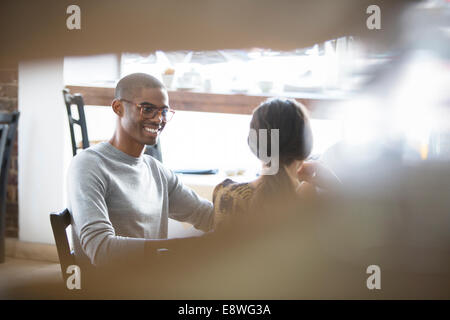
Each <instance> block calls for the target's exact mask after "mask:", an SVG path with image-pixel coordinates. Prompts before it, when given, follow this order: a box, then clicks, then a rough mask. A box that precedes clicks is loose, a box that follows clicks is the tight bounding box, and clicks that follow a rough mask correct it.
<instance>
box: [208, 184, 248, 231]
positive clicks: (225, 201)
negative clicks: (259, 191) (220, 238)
mask: <svg viewBox="0 0 450 320" xmlns="http://www.w3.org/2000/svg"><path fill="white" fill-rule="evenodd" d="M253 191H254V189H253V188H252V187H251V186H250V184H249V183H237V182H235V181H233V180H231V179H225V180H224V181H222V182H221V183H219V184H218V185H217V186H216V187H215V188H214V192H213V203H214V214H215V217H214V229H217V228H220V226H221V225H223V224H228V223H229V222H230V220H231V219H233V218H234V217H239V216H241V215H245V214H246V213H247V211H248V207H249V203H250V199H251V197H252V196H253Z"/></svg>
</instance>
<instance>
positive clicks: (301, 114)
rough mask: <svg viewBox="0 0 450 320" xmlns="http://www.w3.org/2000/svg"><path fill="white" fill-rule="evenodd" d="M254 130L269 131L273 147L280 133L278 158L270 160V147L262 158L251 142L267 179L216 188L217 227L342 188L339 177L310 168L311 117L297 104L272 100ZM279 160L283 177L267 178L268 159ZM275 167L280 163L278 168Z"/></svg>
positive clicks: (226, 183) (316, 166)
mask: <svg viewBox="0 0 450 320" xmlns="http://www.w3.org/2000/svg"><path fill="white" fill-rule="evenodd" d="M250 129H251V130H255V131H256V132H257V135H256V136H258V137H259V134H258V133H259V132H260V131H259V130H261V129H266V130H267V137H268V139H267V140H266V141H268V142H269V141H271V138H270V130H272V129H278V130H279V141H278V145H279V148H278V149H279V152H278V156H277V155H276V154H275V153H276V152H274V154H273V155H271V145H270V143H267V149H268V150H267V152H264V151H265V150H263V152H260V150H259V147H254V146H256V145H258V146H259V143H258V144H253V143H250V135H249V138H248V140H247V141H248V142H249V145H250V149H251V151H252V152H253V154H255V155H256V156H257V157H258V159H260V160H261V161H262V165H263V171H262V172H263V174H262V175H261V176H260V177H259V178H258V179H256V180H255V181H252V182H249V183H236V182H234V181H232V180H230V179H226V180H224V181H223V182H222V183H220V184H219V185H217V186H216V188H215V189H214V193H213V202H214V208H215V209H214V210H215V214H216V216H215V224H216V228H217V226H218V225H222V224H224V223H227V222H230V221H231V220H232V219H233V217H241V216H243V215H246V214H248V213H254V214H258V215H263V214H270V213H271V212H274V211H276V210H277V209H278V210H279V207H280V206H283V205H284V204H286V202H288V201H291V200H295V199H298V197H301V196H305V195H308V194H314V193H315V190H316V189H315V187H321V188H328V187H329V186H330V185H337V184H339V180H338V179H337V178H336V176H334V174H333V173H332V172H331V171H329V170H328V169H326V168H325V167H324V166H322V165H321V164H320V163H318V162H305V160H306V159H307V158H308V156H309V155H310V153H311V150H312V146H313V137H312V131H311V124H310V121H309V118H308V115H307V111H306V109H305V107H304V106H303V105H301V104H300V103H298V102H297V101H295V100H282V99H271V100H267V101H265V102H263V103H262V104H261V105H259V106H258V107H257V108H256V109H255V110H254V112H253V117H252V120H251V122H250ZM261 154H262V156H263V157H264V156H265V155H268V156H269V158H270V157H271V158H274V157H275V156H277V158H278V159H277V160H278V163H279V165H278V171H277V172H276V173H275V174H264V172H265V170H266V171H271V170H267V169H268V168H269V167H270V166H271V163H270V162H269V163H265V162H264V160H266V159H267V158H263V157H261V156H260V155H261ZM274 164H275V162H274Z"/></svg>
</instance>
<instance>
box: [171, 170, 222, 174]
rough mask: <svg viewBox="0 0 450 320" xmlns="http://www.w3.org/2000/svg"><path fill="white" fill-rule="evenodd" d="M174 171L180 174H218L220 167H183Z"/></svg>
mask: <svg viewBox="0 0 450 320" xmlns="http://www.w3.org/2000/svg"><path fill="white" fill-rule="evenodd" d="M173 172H175V173H178V174H217V173H218V172H219V170H218V169H181V170H174V171H173Z"/></svg>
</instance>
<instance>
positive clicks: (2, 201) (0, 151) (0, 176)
mask: <svg viewBox="0 0 450 320" xmlns="http://www.w3.org/2000/svg"><path fill="white" fill-rule="evenodd" d="M19 114H20V113H19V112H18V111H15V112H11V113H0V161H1V164H0V263H2V262H4V261H5V229H6V226H5V216H6V188H7V185H8V173H9V163H10V160H11V151H12V148H13V146H14V141H15V138H16V131H17V125H18V122H19Z"/></svg>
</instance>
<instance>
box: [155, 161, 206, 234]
mask: <svg viewBox="0 0 450 320" xmlns="http://www.w3.org/2000/svg"><path fill="white" fill-rule="evenodd" d="M159 167H160V170H162V172H163V174H164V176H165V178H166V179H167V185H168V194H169V217H170V218H172V219H175V220H178V221H182V222H189V223H191V224H192V225H193V226H194V227H195V228H196V229H199V230H202V231H205V232H207V231H210V230H211V229H212V228H213V224H214V210H213V205H212V203H211V202H210V201H208V200H206V199H203V198H200V197H199V196H198V195H197V194H196V193H195V192H194V191H193V190H192V189H191V188H189V187H187V186H185V185H184V184H183V183H182V182H181V181H180V179H179V178H178V177H177V175H176V174H175V173H173V171H172V170H170V169H167V168H164V167H163V166H162V165H160V164H159Z"/></svg>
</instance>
